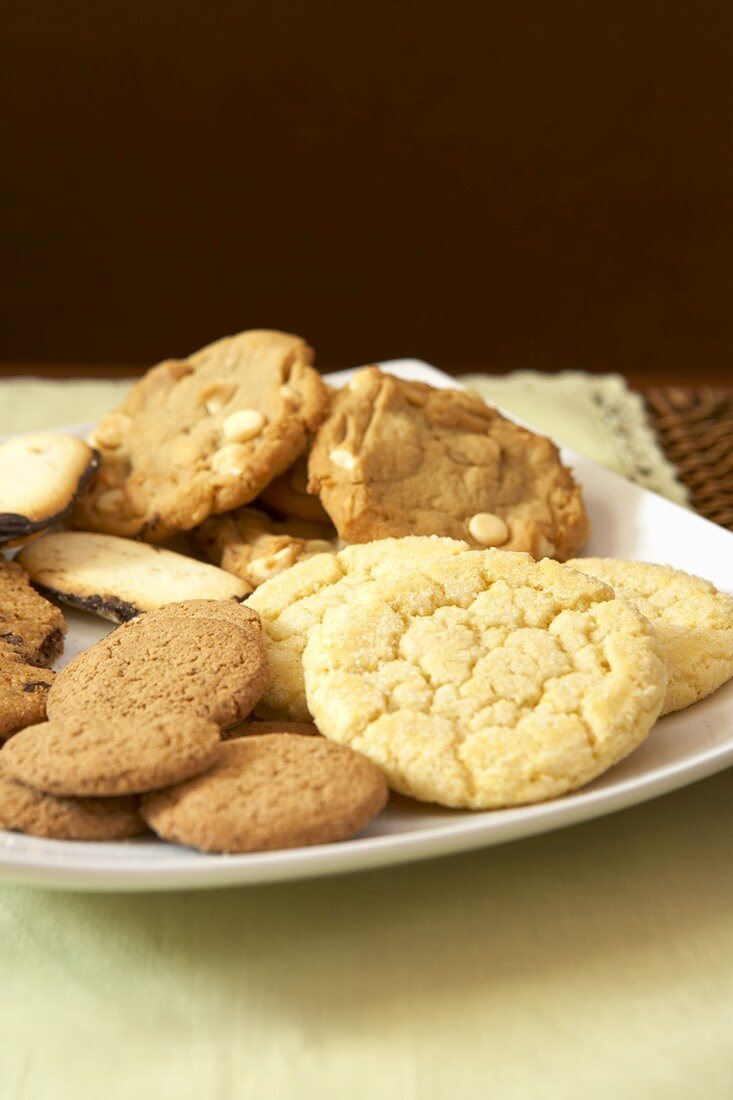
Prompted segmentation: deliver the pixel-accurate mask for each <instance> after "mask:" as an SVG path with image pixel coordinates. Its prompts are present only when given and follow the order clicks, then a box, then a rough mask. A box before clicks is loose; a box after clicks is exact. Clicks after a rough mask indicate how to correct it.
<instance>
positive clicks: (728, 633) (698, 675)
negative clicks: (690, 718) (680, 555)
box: [568, 558, 733, 714]
mask: <svg viewBox="0 0 733 1100" xmlns="http://www.w3.org/2000/svg"><path fill="white" fill-rule="evenodd" d="M568 564H569V565H572V566H573V568H575V569H580V570H582V572H583V573H588V574H590V575H591V576H593V577H599V578H600V580H602V581H605V582H606V584H610V585H611V586H612V587H613V588H614V590H615V592H616V595H618V596H623V597H624V599H627V600H630V601H631V603H633V604H634V606H635V607H637V608H638V610H639V611H641V613H642V615H644V617H645V618H646V619H648V620H649V622H650V623H651V624H652V626H653V627H654V630H655V633H656V634H657V637H658V638H659V641H660V642H661V645H662V649H663V651H664V657H665V660H666V662H667V668H668V671H669V684H668V685H667V694H666V696H665V700H664V706H663V707H662V714H670V713H671V712H672V711H675V710H681V709H682V708H683V707H689V706H690V705H691V704H692V703H697V702H698V701H699V700H700V699H704V698H705V697H706V696H707V695H710V694H712V692H714V691H717V689H718V688H719V687H720V686H721V685H722V684H724V683H725V682H726V681H727V680H730V678H731V677H733V596H728V595H726V593H724V592H719V591H718V590H717V588H716V587H715V585H713V584H711V583H710V581H706V580H703V579H702V577H693V576H690V574H689V573H683V572H682V571H681V570H680V569H672V567H671V566H669V565H651V564H649V563H647V562H640V561H616V560H614V559H612V558H578V559H577V560H576V561H572V562H569V563H568Z"/></svg>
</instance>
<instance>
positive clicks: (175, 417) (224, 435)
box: [73, 331, 329, 542]
mask: <svg viewBox="0 0 733 1100" xmlns="http://www.w3.org/2000/svg"><path fill="white" fill-rule="evenodd" d="M312 362H313V352H312V350H311V349H310V348H309V347H308V345H307V344H306V343H305V341H304V340H301V339H300V338H299V337H297V336H290V335H288V334H286V333H282V332H269V331H252V332H243V333H240V334H239V335H238V336H232V337H228V338H226V339H224V340H219V341H217V342H216V343H215V344H211V345H210V346H209V347H207V348H204V349H203V350H202V351H199V352H197V353H196V354H195V355H192V356H190V357H189V358H188V359H185V360H182V361H170V362H165V363H161V364H160V365H159V366H157V367H154V368H153V369H152V370H150V371H148V373H147V374H146V375H145V376H144V377H143V378H141V379H140V381H139V382H137V383H136V384H135V386H134V387H133V389H132V391H131V392H130V394H129V395H128V396H127V397H126V398H125V400H124V401H123V403H122V404H121V405H120V407H119V408H118V409H116V410H115V411H114V412H113V413H110V414H109V416H107V417H105V419H104V420H102V422H101V423H100V424H99V425H98V426H97V428H96V429H95V431H94V432H93V434H92V437H91V438H92V442H93V444H94V446H95V447H96V448H97V449H98V451H99V453H100V455H101V466H100V469H99V471H98V473H97V476H96V477H95V479H94V481H93V483H92V485H91V486H90V488H89V489H88V491H87V492H86V493H85V494H84V495H83V496H82V498H81V500H80V501H79V503H78V505H77V507H76V509H75V511H74V516H73V522H74V525H75V526H76V527H79V528H81V529H82V530H86V531H100V532H103V533H106V534H112V535H124V536H127V537H131V536H135V537H140V538H144V539H146V540H148V541H151V542H161V541H162V540H163V539H165V538H167V537H168V536H169V535H171V534H173V533H175V532H177V531H188V530H190V529H191V528H192V527H196V526H197V524H199V523H202V522H203V521H204V520H205V519H207V518H208V516H210V515H216V514H218V513H220V512H228V511H230V510H231V509H233V508H238V507H239V506H240V505H242V504H247V503H249V501H251V500H254V498H255V497H256V496H257V495H258V493H260V492H261V490H262V489H264V488H265V486H266V485H268V484H269V482H271V481H272V480H273V478H275V477H277V475H278V474H281V473H282V472H283V471H284V470H286V469H287V468H288V467H289V466H290V465H291V464H292V463H293V462H294V461H295V459H296V458H297V457H298V455H300V454H301V453H302V452H303V451H304V450H305V448H306V444H307V441H308V438H309V435H310V434H311V433H312V432H313V431H314V430H315V429H316V428H317V427H318V425H319V423H320V421H321V420H322V419H323V417H324V416H325V414H326V411H327V408H328V401H329V391H328V388H327V386H326V384H325V383H324V382H323V381H322V379H321V377H320V375H319V374H318V373H317V372H316V371H315V370H314V369H313V366H312Z"/></svg>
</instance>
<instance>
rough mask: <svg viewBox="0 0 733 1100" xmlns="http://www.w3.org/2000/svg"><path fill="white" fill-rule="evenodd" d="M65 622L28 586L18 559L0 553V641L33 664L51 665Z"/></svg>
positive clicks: (59, 643) (28, 581)
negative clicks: (10, 558)
mask: <svg viewBox="0 0 733 1100" xmlns="http://www.w3.org/2000/svg"><path fill="white" fill-rule="evenodd" d="M65 634H66V623H65V622H64V617H63V615H62V614H61V612H60V611H59V609H58V608H57V607H55V606H54V605H53V604H52V603H49V602H48V600H44V598H43V596H39V595H38V593H37V592H36V590H35V588H32V587H31V583H30V580H29V579H28V575H27V574H26V573H25V571H24V570H23V569H21V567H20V566H19V565H18V564H17V562H12V561H6V560H5V558H3V557H1V556H0V641H3V642H5V643H6V645H8V646H10V648H11V649H13V650H14V651H15V652H16V653H18V654H19V655H20V656H21V657H22V658H23V659H24V660H26V661H30V662H31V664H34V665H50V664H51V663H52V661H54V660H55V659H56V657H58V655H59V654H60V653H61V650H62V649H63V648H64V635H65Z"/></svg>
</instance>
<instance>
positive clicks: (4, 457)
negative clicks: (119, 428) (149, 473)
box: [0, 432, 99, 545]
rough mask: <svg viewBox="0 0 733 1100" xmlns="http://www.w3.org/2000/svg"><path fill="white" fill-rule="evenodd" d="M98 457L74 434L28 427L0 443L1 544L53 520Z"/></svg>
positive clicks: (63, 511)
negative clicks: (27, 430)
mask: <svg viewBox="0 0 733 1100" xmlns="http://www.w3.org/2000/svg"><path fill="white" fill-rule="evenodd" d="M98 463H99V456H98V454H97V452H96V451H94V450H92V448H91V447H90V446H88V444H86V443H84V442H83V441H82V440H81V439H76V437H75V436H73V435H59V434H56V433H54V432H33V433H30V434H28V435H17V436H14V437H13V438H12V439H9V440H8V441H7V442H6V443H0V545H13V544H15V543H17V542H19V541H22V540H24V539H25V538H27V537H28V536H30V535H32V534H34V533H35V532H37V531H41V530H43V529H44V528H45V527H48V526H49V525H50V524H52V523H56V522H57V521H58V520H60V519H61V518H62V516H64V515H65V514H66V512H68V510H69V509H70V508H71V505H72V504H73V502H74V500H75V498H76V496H77V495H78V494H79V493H81V492H82V490H83V489H84V487H85V486H86V484H87V482H88V481H89V479H90V478H91V476H92V474H93V473H94V470H95V469H96V467H97V465H98Z"/></svg>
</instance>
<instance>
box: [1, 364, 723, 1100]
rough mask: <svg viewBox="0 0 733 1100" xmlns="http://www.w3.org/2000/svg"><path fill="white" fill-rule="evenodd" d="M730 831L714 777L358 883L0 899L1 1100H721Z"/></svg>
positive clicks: (22, 412)
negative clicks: (547, 830)
mask: <svg viewBox="0 0 733 1100" xmlns="http://www.w3.org/2000/svg"><path fill="white" fill-rule="evenodd" d="M27 386H28V384H27V383H9V384H8V383H5V384H2V385H0V431H10V430H13V429H16V428H20V427H41V426H43V425H51V424H56V423H59V422H63V421H66V422H74V421H76V422H79V421H84V420H92V419H96V418H97V416H98V415H99V414H100V413H101V412H103V411H104V410H105V409H106V408H107V407H109V406H110V405H111V404H114V402H115V400H117V397H116V395H117V394H118V393H119V390H120V387H119V385H118V384H117V383H113V384H108V383H105V384H103V385H99V384H96V383H84V384H83V387H79V385H78V384H77V383H72V382H64V383H62V384H54V383H51V384H49V383H33V384H32V385H31V386H30V388H27ZM95 387H96V388H95ZM503 403H504V404H508V402H507V401H506V400H504V401H503ZM558 434H559V433H558ZM604 446H606V447H608V446H609V444H608V440H607V439H606V441H605V442H604ZM732 829H733V771H728V772H726V773H723V774H721V775H718V776H715V777H713V778H712V779H708V780H706V781H705V782H702V783H697V784H695V785H694V786H692V787H689V788H687V789H686V790H682V791H678V792H676V793H674V794H671V795H668V796H666V797H665V798H661V799H657V800H655V801H654V802H650V803H647V804H646V805H644V806H638V807H635V808H634V809H631V810H626V811H625V812H623V813H617V814H614V815H612V816H610V817H608V818H605V819H602V820H598V821H594V822H590V823H586V824H583V825H579V826H576V827H574V828H569V829H565V830H562V831H560V832H556V833H551V834H547V835H545V836H542V837H535V838H532V839H529V840H524V841H517V842H515V843H513V844H509V845H504V846H501V847H497V848H489V849H485V850H483V851H479V852H475V853H472V854H467V855H462V856H455V857H450V858H444V859H440V860H435V861H432V862H428V863H419V864H413V865H410V866H404V867H396V868H393V869H390V870H384V871H373V872H368V873H364V874H359V875H347V876H342V877H338V878H333V879H323V880H314V881H311V882H300V883H289V884H284V885H277V886H266V887H252V888H248V889H230V890H222V891H213V892H210V893H199V894H169V895H162V894H161V895H155V894H150V895H107V896H104V895H96V896H95V895H84V894H74V893H52V892H49V891H43V890H32V889H27V888H22V887H15V886H0V989H1V990H2V995H1V996H0V1100H5V1098H6V1097H7V1100H67V1098H68V1100H72V1098H73V1100H99V1098H102V1097H103V1098H104V1100H129V1098H130V1097H136V1098H140V1100H148V1098H150V1100H153V1098H155V1100H168V1098H171V1100H229V1098H237V1100H238V1098H240V1097H243V1098H244V1097H246V1098H252V1100H290V1098H293V1100H308V1098H313V1100H331V1098H333V1100H342V1098H348V1100H375V1098H379V1100H448V1098H451V1100H452V1098H454V1097H455V1098H459V1100H463V1098H467V1100H468V1098H470V1100H473V1098H474V1097H484V1096H490V1097H500V1098H502V1100H514V1098H521V1100H524V1098H528V1100H534V1098H542V1100H555V1098H557V1100H573V1098H576V1097H577V1098H579V1100H580V1098H582V1100H587V1098H588V1097H589V1096H592V1097H593V1098H594V1100H618V1098H619V1097H630V1098H634V1100H647V1098H648V1100H656V1098H660V1100H690V1098H691V1097H695V1098H696V1097H704V1098H706V1100H729V1098H730V1097H731V1095H733V1044H732V1043H731V1036H732V1035H733V997H732V996H731V994H732V993H733V919H732V915H733V873H732V871H733V868H732V867H731V863H732V862H733V860H732V859H731V845H730V836H731V831H732Z"/></svg>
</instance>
